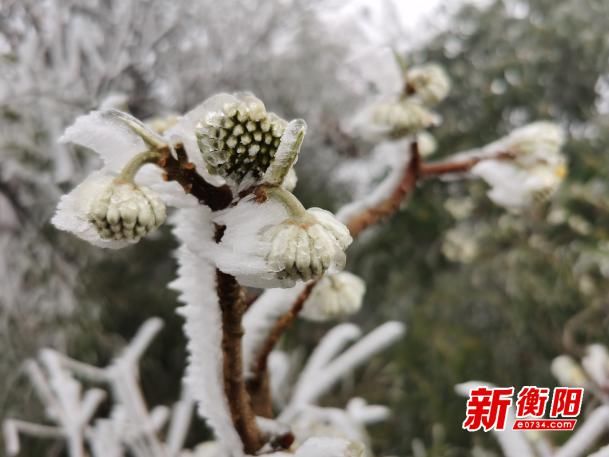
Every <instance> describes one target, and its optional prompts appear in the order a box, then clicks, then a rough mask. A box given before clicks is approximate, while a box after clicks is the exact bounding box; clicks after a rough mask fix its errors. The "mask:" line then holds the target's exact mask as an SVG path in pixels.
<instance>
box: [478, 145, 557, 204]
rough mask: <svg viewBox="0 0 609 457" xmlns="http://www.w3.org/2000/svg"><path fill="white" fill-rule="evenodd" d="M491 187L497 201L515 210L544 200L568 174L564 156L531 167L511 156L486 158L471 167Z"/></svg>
mask: <svg viewBox="0 0 609 457" xmlns="http://www.w3.org/2000/svg"><path fill="white" fill-rule="evenodd" d="M471 172H472V174H473V175H477V176H479V177H481V178H482V179H484V180H485V181H486V182H487V183H488V184H489V185H490V186H491V189H490V191H489V192H488V196H489V198H490V199H491V200H493V202H495V203H496V204H498V205H500V206H503V207H505V208H509V209H512V210H520V209H522V208H525V207H528V206H531V205H533V204H534V203H540V202H544V201H546V200H547V199H549V198H550V197H551V196H552V195H553V194H554V193H555V192H556V190H557V189H558V188H559V186H560V184H561V183H562V182H563V180H564V178H565V176H566V175H567V166H566V163H565V162H564V160H559V158H558V157H557V158H556V160H555V161H553V162H546V161H539V162H537V163H536V164H534V165H531V166H530V167H523V166H521V164H520V163H519V162H513V161H507V160H484V161H482V162H480V163H478V164H477V165H475V166H474V167H473V168H472V170H471Z"/></svg>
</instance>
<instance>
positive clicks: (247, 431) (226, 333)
mask: <svg viewBox="0 0 609 457" xmlns="http://www.w3.org/2000/svg"><path fill="white" fill-rule="evenodd" d="M216 283H217V290H218V297H219V301H220V310H221V311H222V354H223V360H224V366H223V373H224V391H225V393H226V398H227V399H228V405H229V408H230V412H231V416H232V419H233V424H234V426H235V429H236V430H237V433H239V436H240V437H241V440H242V441H243V450H244V452H245V453H246V454H249V455H253V454H254V453H255V452H256V451H258V449H260V448H261V447H262V445H263V442H262V437H261V434H260V430H259V429H258V426H257V425H256V416H255V414H254V411H253V409H252V405H251V401H250V396H249V394H248V392H247V389H246V387H245V381H244V379H243V355H242V348H241V338H242V337H243V326H242V325H241V320H242V318H243V313H244V312H245V295H244V293H243V289H242V288H241V286H240V285H239V283H238V282H237V280H236V279H235V278H234V277H233V276H231V275H228V274H226V273H223V272H221V271H220V270H218V269H216Z"/></svg>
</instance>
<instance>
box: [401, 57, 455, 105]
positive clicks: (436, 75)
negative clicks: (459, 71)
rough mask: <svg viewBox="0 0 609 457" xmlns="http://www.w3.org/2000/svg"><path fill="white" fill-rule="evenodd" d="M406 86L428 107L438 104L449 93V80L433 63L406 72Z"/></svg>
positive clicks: (439, 67) (441, 69)
mask: <svg viewBox="0 0 609 457" xmlns="http://www.w3.org/2000/svg"><path fill="white" fill-rule="evenodd" d="M405 79H406V85H407V87H408V89H409V90H411V91H413V92H414V93H415V94H416V95H417V96H418V97H419V98H420V99H421V100H423V102H424V103H425V104H426V105H428V106H433V105H436V104H438V103H440V102H441V101H442V100H444V99H445V98H446V96H447V95H448V92H449V91H450V79H449V78H448V74H446V71H445V70H444V68H442V67H441V66H440V65H438V64H435V63H429V64H424V65H420V66H416V67H412V68H411V69H409V70H408V71H406V75H405Z"/></svg>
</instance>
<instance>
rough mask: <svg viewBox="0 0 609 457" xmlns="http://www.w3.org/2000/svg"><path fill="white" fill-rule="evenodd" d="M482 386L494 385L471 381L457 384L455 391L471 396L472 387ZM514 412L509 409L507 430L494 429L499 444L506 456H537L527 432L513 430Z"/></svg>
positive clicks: (506, 422)
mask: <svg viewBox="0 0 609 457" xmlns="http://www.w3.org/2000/svg"><path fill="white" fill-rule="evenodd" d="M480 386H487V387H490V388H492V387H494V386H493V385H492V384H490V383H487V382H482V381H469V382H464V383H462V384H457V385H456V386H455V391H456V392H457V393H458V394H459V395H461V396H464V397H467V396H469V393H470V391H471V390H472V389H475V388H477V387H480ZM514 420H515V418H514V413H513V412H512V411H511V410H508V414H507V417H506V421H505V430H501V431H497V430H493V431H492V433H493V435H494V436H495V439H496V440H497V441H498V442H499V446H500V447H501V450H502V451H503V455H504V456H505V457H535V453H534V452H533V449H532V448H531V443H529V440H528V439H527V437H526V434H525V432H521V431H517V430H512V426H513V425H514Z"/></svg>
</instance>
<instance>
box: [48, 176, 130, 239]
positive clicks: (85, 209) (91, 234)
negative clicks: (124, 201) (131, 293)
mask: <svg viewBox="0 0 609 457" xmlns="http://www.w3.org/2000/svg"><path fill="white" fill-rule="evenodd" d="M113 180H114V176H112V175H109V174H107V173H104V172H101V171H98V172H95V173H92V174H91V175H89V177H87V179H85V180H84V181H83V182H82V183H81V184H80V185H78V186H77V187H76V188H75V189H74V190H72V191H71V192H70V193H68V194H66V195H63V196H62V197H61V200H60V201H59V204H58V205H57V210H56V212H55V215H54V216H53V219H51V222H52V223H53V225H55V227H57V228H58V229H60V230H65V231H67V232H71V233H73V234H74V235H76V236H77V237H79V238H81V239H83V240H85V241H88V242H89V243H91V244H93V245H95V246H98V247H102V248H110V249H120V248H123V247H125V246H128V245H129V244H131V243H134V242H136V241H137V240H136V239H120V240H114V239H103V238H102V237H101V235H100V233H99V232H98V230H97V228H96V227H95V225H94V224H93V223H92V221H91V218H90V217H89V215H90V213H91V209H92V206H93V203H94V201H95V200H96V199H97V198H98V196H99V195H101V194H102V193H103V192H104V191H105V190H106V189H107V188H108V186H110V185H111V183H112V181H113Z"/></svg>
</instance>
